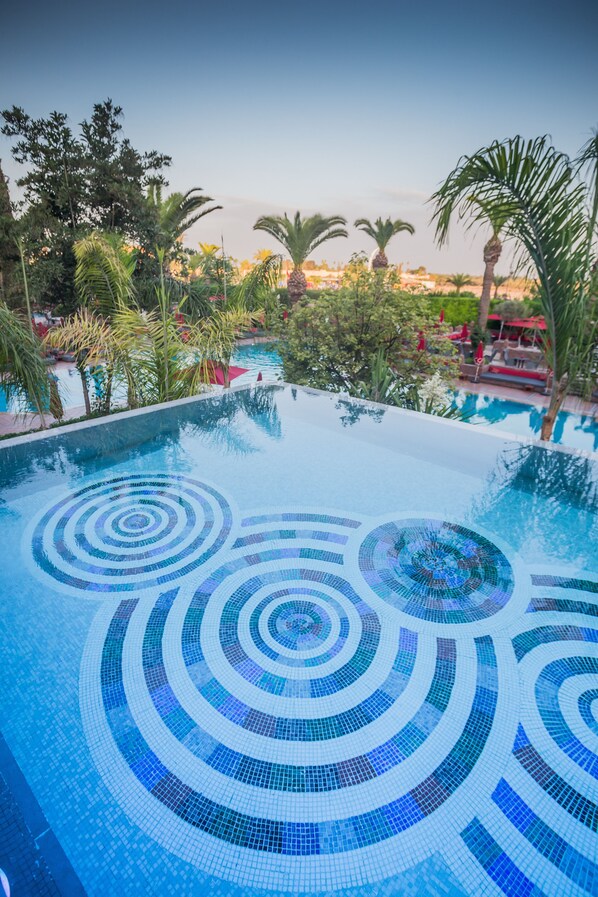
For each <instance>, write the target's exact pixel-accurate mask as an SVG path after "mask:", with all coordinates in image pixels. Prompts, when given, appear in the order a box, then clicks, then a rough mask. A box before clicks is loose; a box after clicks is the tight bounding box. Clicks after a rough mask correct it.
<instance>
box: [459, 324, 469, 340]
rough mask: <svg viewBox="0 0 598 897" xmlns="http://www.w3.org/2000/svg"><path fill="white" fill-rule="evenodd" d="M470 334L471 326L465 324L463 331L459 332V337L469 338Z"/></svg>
mask: <svg viewBox="0 0 598 897" xmlns="http://www.w3.org/2000/svg"><path fill="white" fill-rule="evenodd" d="M468 336H469V328H468V327H467V324H464V325H463V327H462V329H461V333H460V334H459V339H467V337H468Z"/></svg>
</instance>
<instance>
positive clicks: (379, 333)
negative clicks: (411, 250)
mask: <svg viewBox="0 0 598 897" xmlns="http://www.w3.org/2000/svg"><path fill="white" fill-rule="evenodd" d="M398 285H399V278H398V275H397V274H396V273H395V272H394V271H392V269H388V270H387V271H386V272H380V271H368V270H367V268H366V267H365V266H359V265H355V266H354V268H353V270H352V271H351V273H350V274H348V275H347V276H346V277H345V279H344V281H343V285H342V287H341V288H340V289H339V290H334V291H331V292H325V291H323V292H321V293H319V294H318V295H317V296H316V297H314V298H313V299H310V302H309V303H305V304H302V305H300V306H298V307H296V308H295V309H294V311H293V313H292V315H290V316H289V320H288V321H287V323H286V325H285V326H282V327H281V328H280V334H279V336H280V342H279V351H280V354H281V356H282V360H283V366H284V375H285V376H284V378H285V380H287V381H289V382H291V383H300V384H304V385H306V386H314V387H318V388H320V389H332V390H345V389H347V384H349V383H359V382H363V383H366V382H368V381H369V380H370V377H371V364H372V358H373V357H374V356H375V355H376V353H377V352H378V351H379V350H381V351H382V352H383V354H384V357H385V358H386V359H387V361H388V363H389V364H390V365H391V366H392V368H393V370H394V371H395V374H396V376H397V377H398V378H399V379H400V381H401V383H402V384H404V385H405V386H406V387H412V386H416V385H417V384H419V383H421V382H423V380H424V379H427V378H428V377H430V376H431V375H432V374H434V373H435V372H436V371H437V370H439V371H441V372H443V373H444V375H445V376H446V377H447V379H450V378H451V377H452V376H454V375H455V374H456V370H455V364H456V362H455V356H454V348H453V346H452V344H451V343H450V341H449V340H444V339H440V338H438V337H439V336H440V334H441V331H440V330H439V329H438V328H437V325H438V320H437V318H436V316H433V315H431V314H430V313H429V310H428V308H427V306H426V303H425V300H422V299H421V298H420V297H412V296H410V295H407V294H405V293H401V292H400V291H399V289H398ZM420 333H421V334H423V335H424V336H426V335H429V336H430V339H429V344H430V348H431V349H432V350H434V351H421V350H420V349H419V348H418V346H419V345H420V343H421V339H422V336H420ZM445 353H446V354H445Z"/></svg>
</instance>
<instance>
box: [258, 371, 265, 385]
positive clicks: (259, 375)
mask: <svg viewBox="0 0 598 897" xmlns="http://www.w3.org/2000/svg"><path fill="white" fill-rule="evenodd" d="M263 379H264V378H263V377H262V372H261V371H260V372H259V373H258V375H257V382H258V383H259V382H260V380H263Z"/></svg>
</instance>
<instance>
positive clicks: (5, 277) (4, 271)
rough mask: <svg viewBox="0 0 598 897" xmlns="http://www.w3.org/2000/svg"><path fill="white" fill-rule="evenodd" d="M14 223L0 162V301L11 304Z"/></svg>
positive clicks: (6, 184) (13, 281) (13, 283)
mask: <svg viewBox="0 0 598 897" xmlns="http://www.w3.org/2000/svg"><path fill="white" fill-rule="evenodd" d="M16 238H17V231H16V223H15V218H14V215H13V211H12V205H11V202H10V194H9V192H8V181H7V179H6V177H5V175H4V172H3V171H2V163H1V162H0V301H3V302H6V303H8V304H11V299H12V298H13V295H14V291H15V286H16V283H15V280H16V278H15V271H16V266H17V264H18V259H19V254H18V251H17V249H16V244H15V240H16Z"/></svg>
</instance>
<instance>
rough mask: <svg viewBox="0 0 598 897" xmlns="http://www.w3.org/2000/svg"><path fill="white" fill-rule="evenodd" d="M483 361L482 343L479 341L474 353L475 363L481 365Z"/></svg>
mask: <svg viewBox="0 0 598 897" xmlns="http://www.w3.org/2000/svg"><path fill="white" fill-rule="evenodd" d="M483 361H484V343H483V342H482V341H481V340H480V342H479V343H478V347H477V349H476V353H475V363H476V364H482V363H483Z"/></svg>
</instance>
